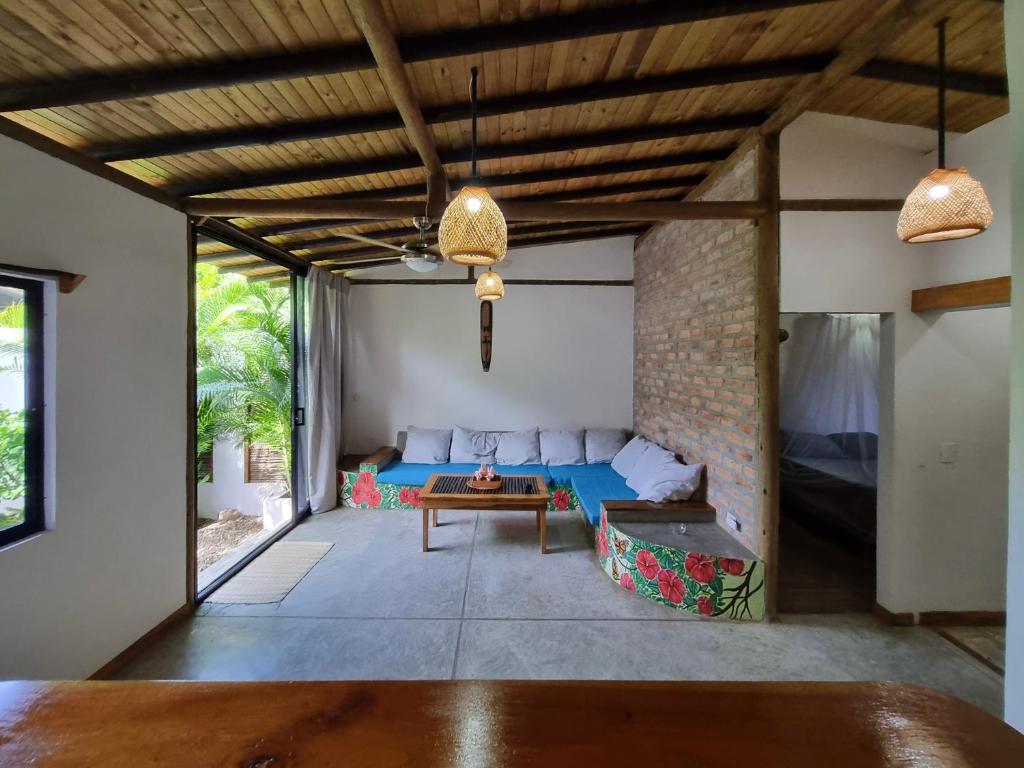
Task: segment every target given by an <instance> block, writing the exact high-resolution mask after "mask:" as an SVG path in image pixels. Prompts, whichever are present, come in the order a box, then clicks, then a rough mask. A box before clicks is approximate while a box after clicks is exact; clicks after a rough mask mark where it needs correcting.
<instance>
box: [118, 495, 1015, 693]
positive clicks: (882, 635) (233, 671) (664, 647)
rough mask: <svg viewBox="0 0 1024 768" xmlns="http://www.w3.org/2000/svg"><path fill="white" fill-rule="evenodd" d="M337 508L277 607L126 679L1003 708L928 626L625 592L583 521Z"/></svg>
mask: <svg viewBox="0 0 1024 768" xmlns="http://www.w3.org/2000/svg"><path fill="white" fill-rule="evenodd" d="M550 517H551V522H550V524H549V546H550V548H551V551H550V553H549V554H547V555H541V554H540V552H539V550H538V541H537V533H536V530H535V528H534V521H533V515H532V513H528V512H523V513H487V512H485V513H480V514H477V513H473V512H442V516H441V523H442V524H441V526H440V527H439V528H436V529H432V530H431V546H432V550H431V552H429V553H426V554H425V553H423V552H421V551H420V514H419V513H418V512H399V511H387V512H383V511H364V510H352V509H345V510H336V511H333V512H328V513H326V514H323V515H319V516H317V517H314V518H312V519H310V520H308V521H306V522H304V523H303V524H302V525H300V526H298V527H297V528H296V529H295V530H294V531H292V533H291V534H289V536H290V537H291V538H294V539H305V540H309V541H332V542H334V543H335V546H334V547H333V548H332V549H331V551H330V552H329V553H328V554H327V555H326V556H325V557H324V559H323V560H321V561H320V562H319V563H318V564H317V565H316V566H315V567H314V568H313V570H312V571H310V573H309V574H308V575H307V576H306V577H305V578H304V579H303V580H302V581H301V582H299V584H298V586H297V587H296V588H295V589H294V590H292V592H291V593H290V594H289V595H288V596H287V597H286V598H285V599H284V600H283V601H281V602H280V603H274V604H267V605H213V604H206V605H204V606H202V607H201V608H200V610H199V612H198V614H197V616H196V617H195V618H193V619H191V620H190V621H188V622H185V623H183V624H181V625H179V626H178V627H176V628H175V629H174V630H172V631H171V632H170V633H169V634H167V635H166V636H165V637H164V638H163V639H162V640H161V641H160V642H159V643H158V644H157V645H156V646H154V647H151V648H150V649H149V650H148V651H147V652H146V654H145V655H144V656H143V657H141V658H139V659H137V660H136V661H135V662H134V663H133V664H132V665H130V666H129V667H127V668H125V669H124V670H123V671H122V674H121V676H122V677H126V678H161V679H168V678H170V679H203V680H295V679H439V678H485V679H495V678H548V679H566V678H569V679H649V680H737V679H746V680H901V681H909V682H916V683H922V684H924V685H928V686H931V687H933V688H937V689H939V690H943V691H947V692H949V693H952V694H954V695H957V696H960V697H962V698H964V699H967V700H968V701H971V702H974V703H976V704H978V705H980V706H982V707H984V708H986V709H988V710H990V711H992V712H994V713H999V712H1001V709H1002V679H1001V678H1000V677H999V675H997V674H996V673H995V672H993V671H992V670H990V669H989V668H987V667H986V666H985V665H984V664H982V663H980V662H978V661H977V660H975V659H974V658H972V657H971V656H970V655H969V654H967V653H965V652H963V651H961V650H960V649H959V648H957V647H956V646H954V645H953V644H952V643H949V642H947V641H946V640H945V639H943V638H941V637H939V635H938V634H936V633H935V632H933V631H931V630H929V629H924V628H917V627H914V628H893V627H886V626H883V625H881V624H879V623H877V622H876V621H875V620H874V619H873V618H871V617H870V616H857V615H845V616H842V615H834V616H791V617H783V619H782V620H781V621H779V622H776V623H772V624H757V623H739V622H735V623H734V622H725V621H720V620H715V621H708V620H700V619H696V618H691V617H689V616H687V615H686V614H682V613H680V612H678V611H674V610H673V609H671V608H667V607H664V606H659V605H654V604H653V603H649V602H647V601H645V600H643V599H642V598H639V597H637V596H636V595H634V594H630V593H627V592H625V591H623V590H621V589H619V588H618V587H617V586H615V585H614V584H612V582H611V581H610V580H609V579H608V578H607V576H605V575H604V573H603V572H602V571H601V570H600V568H599V567H598V565H597V561H596V558H595V557H594V553H593V550H592V549H591V548H590V546H589V544H588V541H587V535H586V532H585V530H584V528H583V525H582V523H580V522H579V520H578V519H577V518H576V517H575V516H574V515H573V514H570V513H557V514H552V515H551V516H550Z"/></svg>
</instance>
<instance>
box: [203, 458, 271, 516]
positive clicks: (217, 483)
mask: <svg viewBox="0 0 1024 768" xmlns="http://www.w3.org/2000/svg"><path fill="white" fill-rule="evenodd" d="M281 488H282V485H281V484H280V483H247V482H245V451H244V450H243V449H242V448H241V446H238V445H235V444H234V443H233V442H231V441H230V440H220V441H218V442H217V443H215V444H214V446H213V482H212V483H199V485H198V486H196V510H197V511H198V513H199V517H206V518H210V519H211V520H216V519H217V515H218V514H219V513H220V512H221V510H224V509H237V510H238V511H239V512H241V513H242V514H243V515H246V516H249V517H257V516H259V515H262V514H263V500H264V499H266V498H270V497H271V496H279V495H280V493H281Z"/></svg>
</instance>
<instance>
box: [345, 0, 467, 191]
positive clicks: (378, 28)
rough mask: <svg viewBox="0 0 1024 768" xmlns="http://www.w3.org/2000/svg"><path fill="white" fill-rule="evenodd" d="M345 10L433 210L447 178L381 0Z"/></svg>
mask: <svg viewBox="0 0 1024 768" xmlns="http://www.w3.org/2000/svg"><path fill="white" fill-rule="evenodd" d="M348 7H349V10H350V11H351V13H352V15H353V16H354V17H355V20H356V24H358V25H359V29H360V30H361V31H362V33H363V37H364V38H365V39H366V42H367V44H368V45H369V46H370V50H371V51H372V52H373V58H374V60H375V61H376V62H377V74H378V75H379V76H380V79H381V80H382V81H383V82H384V87H385V89H386V90H387V93H388V96H389V97H390V98H391V102H392V103H393V104H394V105H395V108H396V109H397V110H398V113H399V114H400V115H401V116H402V124H403V125H404V126H405V133H406V135H407V136H408V137H409V141H410V142H411V143H412V145H413V148H414V149H415V150H416V154H417V155H419V158H420V160H421V161H422V163H423V167H424V168H425V169H426V173H427V209H428V210H429V209H430V208H436V207H437V206H438V205H439V204H441V203H444V202H445V201H447V200H448V176H447V174H446V173H445V170H444V166H443V165H442V164H441V158H440V157H439V156H438V154H437V147H436V146H435V145H434V134H433V133H432V132H431V131H430V129H429V128H427V123H426V121H425V120H424V119H423V112H422V111H421V110H420V102H419V97H418V96H417V95H416V92H415V90H413V87H412V81H410V80H409V75H408V73H407V72H406V71H405V63H404V62H403V61H402V54H401V52H400V51H399V49H398V43H397V41H396V40H395V35H394V33H393V32H392V31H391V25H390V24H389V22H388V17H387V14H386V13H385V12H384V6H383V5H382V4H381V0H348Z"/></svg>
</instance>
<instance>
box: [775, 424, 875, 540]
mask: <svg viewBox="0 0 1024 768" xmlns="http://www.w3.org/2000/svg"><path fill="white" fill-rule="evenodd" d="M781 446H782V456H781V459H780V462H779V476H780V506H781V510H782V514H783V516H785V517H788V518H790V519H792V520H794V521H795V522H798V523H800V524H801V525H803V526H804V527H805V528H808V529H810V530H812V531H813V532H815V533H817V534H818V535H820V536H824V537H826V538H828V539H830V540H832V541H835V542H836V543H837V544H839V545H841V546H843V547H845V548H847V549H851V550H854V551H857V552H860V553H863V554H870V555H871V556H874V552H875V536H876V524H875V518H876V503H877V489H878V436H877V435H875V434H872V433H870V432H841V433H835V434H830V435H816V434H810V433H800V432H790V431H787V430H783V431H782V435H781Z"/></svg>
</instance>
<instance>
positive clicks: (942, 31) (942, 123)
mask: <svg viewBox="0 0 1024 768" xmlns="http://www.w3.org/2000/svg"><path fill="white" fill-rule="evenodd" d="M947 21H949V19H948V18H946V19H943V20H942V21H940V22H939V23H938V24H936V25H935V26H936V28H937V29H938V30H939V168H945V167H946V22H947ZM474 114H475V113H474Z"/></svg>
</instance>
